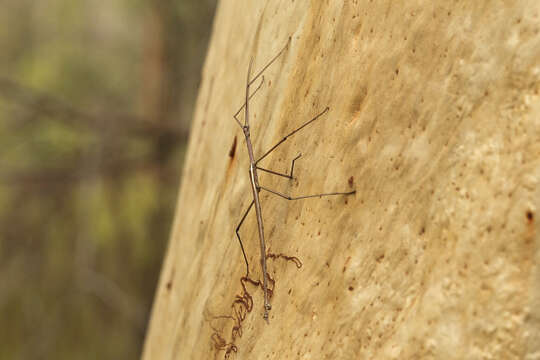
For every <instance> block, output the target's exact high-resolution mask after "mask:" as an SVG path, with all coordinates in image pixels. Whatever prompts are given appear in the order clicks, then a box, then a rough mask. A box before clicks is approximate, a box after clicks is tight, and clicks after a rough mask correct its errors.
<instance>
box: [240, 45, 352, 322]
mask: <svg viewBox="0 0 540 360" xmlns="http://www.w3.org/2000/svg"><path fill="white" fill-rule="evenodd" d="M289 42H290V38H289ZM289 42H287V45H286V46H285V47H284V48H283V49H282V50H281V51H280V52H279V53H278V54H277V55H276V56H274V58H272V60H270V62H268V63H267V64H266V65H265V66H264V67H263V69H262V70H260V71H259V72H258V73H257V74H256V75H255V76H254V77H253V78H250V76H251V66H252V63H253V62H252V61H250V63H249V67H248V73H247V80H246V94H245V102H244V104H243V105H242V107H241V108H240V109H239V110H238V111H237V112H236V114H235V115H234V116H233V117H234V119H235V120H236V122H237V123H238V125H240V127H241V128H242V132H243V133H244V137H245V139H246V147H247V150H248V155H249V180H250V184H251V190H252V192H253V200H252V201H251V204H250V205H249V207H248V209H247V210H246V212H245V213H244V216H243V217H242V219H241V220H240V223H239V224H238V226H237V227H236V236H237V237H238V241H239V242H240V248H241V249H242V254H243V256H244V260H245V262H246V277H249V263H248V260H247V256H246V252H245V250H244V245H243V243H242V240H241V239H240V234H239V230H240V226H242V223H243V222H244V220H245V219H246V217H247V215H248V214H249V211H250V210H251V208H252V207H253V205H255V213H256V215H257V226H258V230H259V242H260V255H261V269H262V276H263V281H262V288H263V292H264V314H263V318H264V319H265V320H266V321H267V322H268V311H269V310H270V309H271V308H272V306H271V305H270V299H269V289H268V272H267V266H266V256H267V254H266V242H265V239H264V225H263V217H262V209H261V202H260V197H259V193H260V192H261V190H266V191H268V192H270V193H272V194H274V195H278V196H280V197H282V198H285V199H287V200H299V199H306V198H311V197H322V196H332V195H351V194H354V193H355V192H356V191H354V190H353V191H349V192H333V193H323V194H314V195H304V196H297V197H291V196H288V195H284V194H282V193H280V192H277V191H274V190H271V189H268V188H266V187H264V186H261V185H260V184H259V178H258V176H257V170H261V171H265V172H268V173H270V174H274V175H278V176H282V177H285V178H288V179H293V171H294V162H295V161H296V160H298V158H300V156H301V155H298V156H297V157H295V158H294V159H293V160H292V165H291V173H290V175H287V174H283V173H280V172H277V171H273V170H269V169H264V168H262V167H259V166H258V165H257V164H258V163H259V162H260V161H261V160H262V159H264V158H265V157H266V156H267V155H268V154H270V153H271V152H272V151H274V150H275V149H276V148H277V147H278V146H279V145H281V144H282V143H283V142H285V140H287V139H288V138H289V137H290V136H292V135H293V134H295V133H296V132H297V131H299V130H301V129H303V128H304V127H305V126H307V125H309V124H310V123H312V122H313V121H315V120H317V119H318V118H319V117H320V116H322V115H323V114H325V113H326V112H327V111H328V110H329V108H328V107H326V108H325V109H324V111H322V112H321V113H319V114H318V115H316V116H315V117H314V118H312V119H311V120H309V121H308V122H306V123H304V124H303V125H301V126H300V127H298V128H297V129H295V130H294V131H292V132H291V133H289V134H288V135H286V136H285V137H283V138H282V139H281V140H280V141H279V142H278V143H277V144H275V145H274V146H272V147H271V148H270V149H269V150H268V151H266V152H265V153H264V154H263V155H262V156H261V157H259V158H258V159H256V158H255V155H254V152H253V144H252V143H251V134H250V127H249V100H250V98H251V97H252V96H253V95H255V93H256V92H257V91H258V90H259V88H260V87H261V86H262V84H263V82H264V76H262V73H263V72H264V71H265V70H266V68H268V67H269V66H270V65H271V64H272V63H273V62H274V61H275V60H276V59H277V58H278V57H279V56H280V55H281V54H282V53H283V51H284V50H285V49H286V48H287V46H288V44H289ZM259 77H261V84H260V85H259V86H258V87H257V88H256V89H255V90H254V91H253V93H252V94H251V95H250V93H249V88H250V85H251V84H253V82H254V81H255V80H257V79H258V78H259ZM242 109H245V111H244V123H243V124H242V123H241V122H240V121H239V120H238V118H237V115H238V114H239V113H240V111H242Z"/></svg>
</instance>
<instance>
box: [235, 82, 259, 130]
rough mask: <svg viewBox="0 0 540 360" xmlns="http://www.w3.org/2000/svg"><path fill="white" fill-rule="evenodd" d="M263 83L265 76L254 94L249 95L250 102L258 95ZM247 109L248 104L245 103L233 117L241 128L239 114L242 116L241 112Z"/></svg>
mask: <svg viewBox="0 0 540 360" xmlns="http://www.w3.org/2000/svg"><path fill="white" fill-rule="evenodd" d="M263 83H264V76H263V77H262V78H261V82H260V84H259V86H257V88H256V89H255V90H254V91H253V93H251V95H249V99H248V100H251V98H252V97H253V96H254V95H255V94H256V93H257V91H259V89H260V88H261V86H262V84H263ZM245 107H246V103H243V104H242V107H240V109H238V111H237V112H236V113H235V114H234V115H233V117H234V120H236V122H237V123H238V125H240V127H242V123H241V122H240V120H238V118H237V116H238V114H240V111H242V110H243V109H244V108H245Z"/></svg>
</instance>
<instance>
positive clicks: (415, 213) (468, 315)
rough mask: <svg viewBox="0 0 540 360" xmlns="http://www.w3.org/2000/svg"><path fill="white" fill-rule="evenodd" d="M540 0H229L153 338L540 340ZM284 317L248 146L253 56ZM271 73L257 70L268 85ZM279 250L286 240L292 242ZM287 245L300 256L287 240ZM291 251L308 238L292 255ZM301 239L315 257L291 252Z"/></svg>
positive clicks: (251, 351)
mask: <svg viewBox="0 0 540 360" xmlns="http://www.w3.org/2000/svg"><path fill="white" fill-rule="evenodd" d="M539 16H540V3H539V2H538V1H533V0H530V1H515V2H493V1H487V0H479V1H474V2H471V1H459V2H442V3H441V2H439V4H438V5H434V4H433V2H431V1H424V0H419V1H415V2H405V3H402V2H395V1H376V2H372V1H312V2H308V1H284V0H283V1H277V0H272V1H222V2H221V3H220V5H219V7H218V11H217V14H216V18H215V24H214V33H213V37H212V41H211V43H210V47H209V50H208V55H207V59H206V64H205V67H204V71H203V80H202V84H201V88H200V93H199V99H198V103H197V107H196V111H195V116H194V121H193V128H192V133H191V139H190V145H189V151H188V155H187V161H186V166H185V169H184V173H183V179H182V187H181V191H180V197H179V202H178V207H177V213H176V220H175V223H174V228H173V233H172V236H171V240H170V244H169V249H168V253H167V257H166V261H165V264H164V267H163V271H162V275H161V280H160V284H159V287H158V290H157V294H156V300H155V304H154V308H153V314H152V320H151V324H150V328H149V332H148V336H147V339H146V344H145V349H144V354H143V358H144V359H213V358H216V359H222V358H226V357H227V356H230V357H231V358H237V359H287V358H289V359H410V358H422V359H425V358H437V359H447V358H448V359H450V358H455V359H464V358H478V359H480V358H496V359H525V358H527V359H533V358H536V357H538V354H539V353H540V267H539V263H540V250H539V242H540V239H539V235H538V234H539V230H540V229H539V223H540V222H539V217H540V214H538V206H539V204H540V189H539V186H538V183H539V181H540V97H539V94H538V92H539V90H540V17H539ZM289 37H290V39H291V40H290V43H289V45H288V46H287V48H286V49H285V51H284V52H283V53H282V55H281V56H280V57H279V58H278V59H277V60H276V62H275V63H273V64H272V65H271V66H270V67H269V68H268V69H267V70H266V71H265V73H264V83H263V85H262V87H261V89H260V90H259V91H258V93H257V94H256V95H255V96H254V97H253V99H252V100H251V102H250V114H251V115H250V122H251V125H252V129H251V134H252V139H253V141H254V150H255V153H256V156H257V155H259V156H260V155H261V154H263V153H264V151H265V150H267V149H268V148H270V147H271V146H272V145H274V144H275V143H276V142H277V141H279V140H280V139H281V138H282V137H283V136H284V135H286V134H287V133H288V132H290V131H292V130H294V129H295V128H297V127H298V126H300V125H301V124H303V123H305V122H306V121H308V120H310V119H311V118H313V117H314V116H315V115H316V114H318V113H320V112H321V111H322V110H324V109H325V107H327V106H328V107H329V108H330V110H329V111H328V113H326V114H325V115H323V116H322V117H321V118H319V119H318V120H317V121H315V122H313V123H312V124H310V125H309V126H307V127H306V128H304V129H302V130H301V131H299V132H298V133H296V134H295V135H294V136H292V137H291V138H290V139H289V140H287V141H285V142H284V143H283V145H281V146H280V147H278V148H277V149H276V150H275V151H274V152H272V153H271V154H270V155H269V156H268V158H266V159H265V160H264V161H263V162H262V163H261V166H263V167H265V168H269V169H272V170H275V171H279V172H286V171H287V169H288V168H289V166H290V161H291V160H292V159H293V158H294V157H296V156H297V155H298V154H300V153H301V154H302V157H301V158H300V159H299V160H298V161H297V162H296V165H295V177H296V180H288V179H286V178H282V177H278V176H275V175H272V174H268V173H263V174H260V182H261V184H262V185H263V186H265V187H268V188H271V189H275V190H277V191H280V192H282V193H286V194H291V195H293V196H296V195H304V194H314V193H320V192H331V191H348V190H350V189H351V188H354V189H356V191H357V193H356V194H355V195H352V196H335V197H326V198H311V199H304V200H297V201H287V200H285V199H283V198H280V197H278V196H275V195H273V194H271V193H269V192H265V191H263V192H261V201H262V212H263V217H264V222H265V235H266V239H267V247H268V248H269V249H268V252H269V255H268V264H269V274H270V276H271V278H272V279H274V280H275V284H274V289H273V296H272V298H271V303H272V310H271V312H270V323H269V324H267V323H266V322H264V321H263V319H262V313H263V291H262V289H261V287H260V286H257V285H256V284H255V282H256V281H257V280H260V279H262V274H261V271H260V262H259V256H260V255H259V244H258V243H259V240H258V235H257V222H256V218H255V213H254V212H253V213H250V214H249V216H248V217H247V218H246V221H245V222H244V224H243V225H242V228H241V230H240V235H241V237H242V239H243V242H244V246H245V248H246V253H247V256H248V260H249V262H250V277H251V279H252V280H253V281H251V282H250V281H248V280H246V279H244V280H242V277H243V276H244V275H245V271H246V270H245V264H244V260H243V257H242V253H241V249H240V247H239V245H238V240H237V239H236V235H235V228H236V226H237V224H238V223H239V221H240V219H241V217H242V215H243V213H244V211H245V210H246V209H247V207H248V206H249V204H250V202H251V196H252V195H251V190H250V185H249V176H248V165H249V162H248V156H247V152H246V148H245V142H244V138H243V136H242V131H241V129H240V128H239V126H238V124H237V123H236V122H235V121H234V120H233V118H232V115H233V114H234V113H235V112H236V110H238V108H239V107H240V106H241V105H242V103H243V101H244V92H245V78H246V73H247V69H248V63H249V61H250V59H253V61H254V65H253V68H254V71H253V74H255V73H256V72H257V71H258V70H259V69H261V68H262V67H263V66H264V65H265V64H266V63H267V62H268V61H269V60H270V59H271V58H272V57H273V56H274V55H276V54H277V53H279V51H280V49H282V48H283V47H284V46H285V45H286V44H287V42H288V39H289ZM256 85H258V83H256V84H255V85H254V86H253V88H255V87H256ZM272 254H273V255H272ZM277 255H282V256H277ZM286 257H289V258H286ZM292 257H296V258H298V261H297V262H295V261H292V260H295V259H292Z"/></svg>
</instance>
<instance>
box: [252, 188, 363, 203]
mask: <svg viewBox="0 0 540 360" xmlns="http://www.w3.org/2000/svg"><path fill="white" fill-rule="evenodd" d="M261 189H262V190H266V191H268V192H270V193H272V194H274V195H277V196H280V197H282V198H284V199H287V200H300V199H307V198H313V197H323V196H335V195H352V194H354V193H356V190H353V191H348V192H332V193H323V194H313V195H302V196H295V197H292V196H289V195H285V194H282V193H280V192H279V191H275V190H270V189H268V188H265V187H264V186H261Z"/></svg>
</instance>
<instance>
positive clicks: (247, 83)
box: [244, 58, 253, 127]
mask: <svg viewBox="0 0 540 360" xmlns="http://www.w3.org/2000/svg"><path fill="white" fill-rule="evenodd" d="M252 65H253V58H251V59H250V60H249V66H248V72H247V80H246V113H245V117H244V126H247V127H249V85H250V84H251V83H250V82H249V76H250V75H251V66H252Z"/></svg>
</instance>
